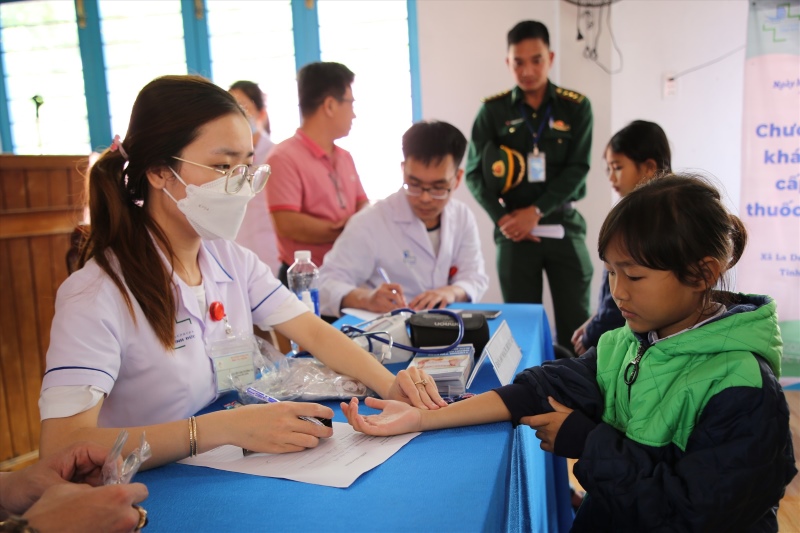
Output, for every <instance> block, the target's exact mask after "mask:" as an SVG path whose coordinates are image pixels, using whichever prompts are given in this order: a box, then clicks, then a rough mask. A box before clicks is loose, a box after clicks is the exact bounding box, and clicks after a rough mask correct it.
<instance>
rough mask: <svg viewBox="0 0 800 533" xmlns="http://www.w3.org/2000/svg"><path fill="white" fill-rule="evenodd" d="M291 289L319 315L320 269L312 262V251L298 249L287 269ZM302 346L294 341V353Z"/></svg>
mask: <svg viewBox="0 0 800 533" xmlns="http://www.w3.org/2000/svg"><path fill="white" fill-rule="evenodd" d="M286 277H287V280H288V281H289V290H290V291H292V292H293V293H295V294H296V295H297V298H298V299H299V300H300V301H301V302H303V303H304V304H306V305H307V306H308V309H309V310H310V311H311V312H312V313H314V314H315V315H317V316H319V269H318V268H317V265H315V264H314V263H312V262H311V252H309V251H308V250H297V251H296V252H295V253H294V263H292V266H290V267H289V270H287V271H286ZM299 351H300V347H299V346H298V345H297V343H295V342H294V341H292V353H294V354H297V353H298V352H299Z"/></svg>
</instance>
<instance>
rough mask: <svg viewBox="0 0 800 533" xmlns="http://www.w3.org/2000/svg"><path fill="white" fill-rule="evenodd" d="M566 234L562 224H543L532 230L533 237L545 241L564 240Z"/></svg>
mask: <svg viewBox="0 0 800 533" xmlns="http://www.w3.org/2000/svg"><path fill="white" fill-rule="evenodd" d="M565 234H566V232H565V230H564V226H562V225H561V224H542V225H540V226H536V227H534V228H533V229H532V230H531V235H533V236H534V237H543V238H545V239H563V238H564V235H565Z"/></svg>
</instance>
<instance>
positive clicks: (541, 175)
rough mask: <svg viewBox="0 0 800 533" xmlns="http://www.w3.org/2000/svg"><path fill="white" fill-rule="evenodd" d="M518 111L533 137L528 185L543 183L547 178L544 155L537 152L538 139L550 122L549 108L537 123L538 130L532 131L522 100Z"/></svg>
mask: <svg viewBox="0 0 800 533" xmlns="http://www.w3.org/2000/svg"><path fill="white" fill-rule="evenodd" d="M519 111H520V114H521V115H522V119H523V120H524V121H525V125H526V126H527V127H528V130H529V131H530V132H531V135H533V152H531V153H529V154H528V158H527V159H528V183H544V181H545V179H546V178H547V176H546V173H545V163H546V160H545V153H544V152H540V151H539V139H540V138H541V136H542V132H543V131H544V126H545V124H547V123H548V122H549V121H550V106H549V105H548V106H547V110H546V111H545V112H544V117H543V118H542V121H541V122H540V123H539V130H538V131H534V129H533V124H531V121H530V119H529V118H528V115H527V113H526V112H525V107H524V106H523V104H522V100H520V102H519Z"/></svg>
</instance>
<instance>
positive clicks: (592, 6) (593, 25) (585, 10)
mask: <svg viewBox="0 0 800 533" xmlns="http://www.w3.org/2000/svg"><path fill="white" fill-rule="evenodd" d="M565 1H566V2H569V3H570V4H573V5H575V6H578V16H577V18H576V21H575V23H576V30H577V40H579V41H585V46H584V49H583V57H585V58H586V59H588V60H590V61H592V62H593V63H594V64H595V65H597V66H598V67H600V68H601V69H603V71H604V72H605V73H607V74H619V73H620V72H622V65H623V58H622V50H620V48H619V46H618V45H617V39H616V37H615V36H614V29H613V28H612V27H611V4H613V3H614V2H616V1H618V0H565ZM604 9H605V10H606V20H605V24H606V26H608V33H609V35H610V36H611V44H612V45H613V47H614V50H615V51H616V52H617V55H618V56H619V67H618V68H616V69H614V70H612V69H611V68H609V67H607V66H605V65H604V64H603V63H601V62H600V59H599V58H598V54H597V45H598V43H599V42H600V35H601V34H602V32H603V10H604Z"/></svg>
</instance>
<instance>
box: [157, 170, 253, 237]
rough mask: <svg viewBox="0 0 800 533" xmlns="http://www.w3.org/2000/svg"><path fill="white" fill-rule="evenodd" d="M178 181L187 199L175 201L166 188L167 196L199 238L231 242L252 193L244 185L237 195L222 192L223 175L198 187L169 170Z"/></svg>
mask: <svg viewBox="0 0 800 533" xmlns="http://www.w3.org/2000/svg"><path fill="white" fill-rule="evenodd" d="M170 170H172V173H173V174H175V177H176V178H178V181H180V182H181V183H183V185H184V186H185V187H186V198H183V199H181V200H175V197H174V196H172V195H171V194H170V193H169V191H168V190H167V189H163V191H164V192H165V193H167V196H169V197H170V198H172V201H173V202H175V204H176V205H177V206H178V209H180V210H181V212H182V213H183V214H184V215H185V216H186V220H188V221H189V223H190V224H191V225H192V227H193V228H194V230H195V231H196V232H197V234H198V235H200V237H202V238H204V239H209V240H214V239H225V240H228V241H232V240H234V239H235V238H236V234H238V233H239V228H240V227H241V226H242V221H243V220H244V214H245V211H246V210H247V202H249V201H250V200H251V199H252V198H253V196H254V195H253V190H252V188H251V187H250V185H248V184H246V183H245V185H244V187H242V188H241V189H240V190H239V192H237V193H236V194H228V193H226V192H225V176H223V177H221V178H219V179H216V180H214V181H210V182H208V183H206V184H204V185H202V186H200V187H198V186H197V185H187V184H186V182H185V181H183V179H181V177H180V176H179V175H178V173H177V172H175V171H174V170H173V169H172V168H171V167H170Z"/></svg>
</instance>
